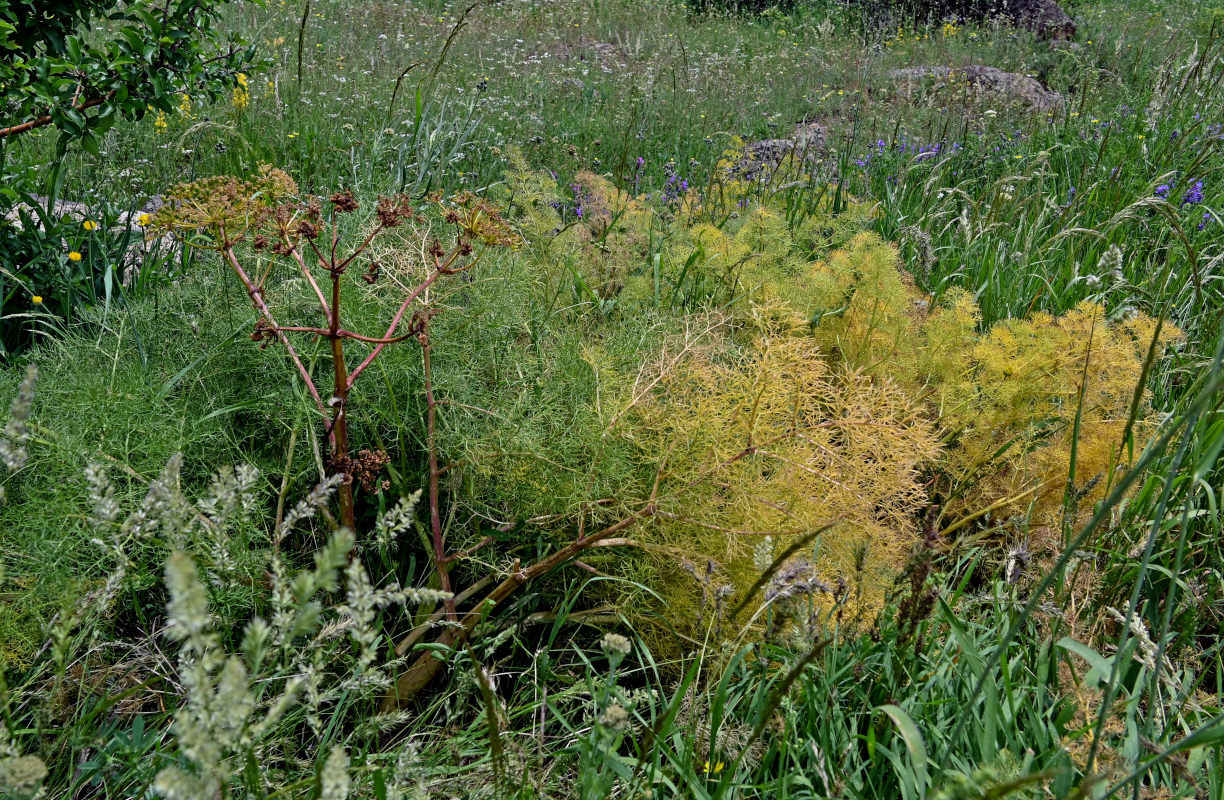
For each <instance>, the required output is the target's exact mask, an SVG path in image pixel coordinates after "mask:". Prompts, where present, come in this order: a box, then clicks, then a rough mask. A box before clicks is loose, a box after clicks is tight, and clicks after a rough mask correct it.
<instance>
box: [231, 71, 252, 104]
mask: <svg viewBox="0 0 1224 800" xmlns="http://www.w3.org/2000/svg"><path fill="white" fill-rule="evenodd" d="M231 102H232V103H233V106H234V108H236V109H238V110H239V111H242V110H243V109H245V108H246V107H247V106H249V105H250V104H251V92H250V90H249V89H248V88H247V76H246V75H245V74H243V73H241V72H239V73H238V84H237V85H236V86H235V87H234V97H233V100H232V101H231Z"/></svg>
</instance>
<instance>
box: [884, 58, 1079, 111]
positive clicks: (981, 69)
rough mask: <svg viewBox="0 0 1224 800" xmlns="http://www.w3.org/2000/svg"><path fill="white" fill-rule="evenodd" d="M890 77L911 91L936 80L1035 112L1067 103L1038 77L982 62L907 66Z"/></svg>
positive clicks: (940, 84)
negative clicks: (965, 65)
mask: <svg viewBox="0 0 1224 800" xmlns="http://www.w3.org/2000/svg"><path fill="white" fill-rule="evenodd" d="M888 77H889V78H891V79H892V80H893V81H896V82H897V83H901V84H906V85H907V88H908V89H909V90H910V91H914V90H916V89H918V88H920V87H921V86H923V85H925V84H930V83H932V82H933V83H934V84H935V88H936V89H937V90H940V91H947V90H949V89H956V88H965V89H968V90H969V92H970V94H972V95H973V96H974V97H977V98H982V99H987V100H991V101H999V102H1004V103H1015V104H1019V105H1023V106H1025V107H1027V108H1029V109H1030V110H1033V111H1057V110H1058V109H1060V108H1062V106H1063V105H1064V103H1065V102H1066V101H1065V100H1064V98H1063V96H1062V95H1061V94H1059V93H1058V92H1055V91H1053V90H1051V89H1047V88H1046V87H1044V86H1042V85H1041V82H1040V81H1038V80H1037V79H1036V78H1030V77H1029V76H1028V75H1021V74H1020V73H1018V72H1004V71H1003V70H1001V69H998V68H997V67H989V66H985V65H983V64H973V65H970V66H968V67H943V66H932V67H905V68H904V69H895V70H893V71H892V72H890V73H888Z"/></svg>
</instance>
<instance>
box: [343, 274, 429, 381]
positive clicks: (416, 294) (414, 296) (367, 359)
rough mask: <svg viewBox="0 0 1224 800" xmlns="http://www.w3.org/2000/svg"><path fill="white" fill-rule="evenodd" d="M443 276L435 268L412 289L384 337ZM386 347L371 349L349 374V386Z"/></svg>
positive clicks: (385, 337)
mask: <svg viewBox="0 0 1224 800" xmlns="http://www.w3.org/2000/svg"><path fill="white" fill-rule="evenodd" d="M441 276H442V270H441V269H435V270H434V271H433V272H431V273H430V274H429V277H428V278H426V279H425V280H424V281H422V282H421V284H420V285H419V286H417V287H416V288H415V289H413V290H412V293H411V294H409V295H408V297H407V298H405V299H404V302H403V303H401V304H400V307H399V311H396V312H395V316H394V317H393V318H392V319H391V324H390V325H389V326H388V327H387V333H386V334H385V335H384V336H383V338H384V339H390V338H391V337H393V336H394V335H395V329H396V328H398V327H399V324H400V320H402V319H403V318H404V312H405V311H407V310H408V306H409V305H411V304H412V301H413V300H416V299H417V298H418V297H420V296H421V293H422V292H424V291H425V290H426V289H428V288H429V287H430V285H431V284H432V283H433V282H434V281H436V280H437V279H438V278H440V277H441ZM384 347H386V343H385V342H384V343H382V344H380V345H378V346H377V347H375V348H374V349H373V350H371V351H370V354H369V355H368V356H366V357H365V360H364V361H362V362H361V363H360V364H358V365H357V368H356V369H355V370H353V372H352V374H350V375H349V386H352V385H353V382H354V381H356V380H357V376H358V375H360V374H361V373H362V372H365V369H366V367H368V366H370V364H371V363H373V361H374V359H376V358H378V354H379V353H381V352H382V349H383V348H384Z"/></svg>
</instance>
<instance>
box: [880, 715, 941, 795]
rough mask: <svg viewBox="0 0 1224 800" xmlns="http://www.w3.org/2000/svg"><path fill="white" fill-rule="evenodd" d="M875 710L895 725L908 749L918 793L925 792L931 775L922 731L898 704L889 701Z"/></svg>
mask: <svg viewBox="0 0 1224 800" xmlns="http://www.w3.org/2000/svg"><path fill="white" fill-rule="evenodd" d="M876 710H877V711H883V712H884V713H885V714H887V715H888V717H889V718H890V719H891V720H892V721H893V724H894V725H896V726H897V731H898V732H899V733H900V734H901V739H902V740H903V741H904V742H905V749H906V750H908V751H909V756H910V762H911V763H912V764H913V766H914V772H915V773H916V775H917V777H918V781H919V794H920V795H921V794H925V793H926V787H927V786H929V785H930V783H931V776H930V773H928V772H927V750H926V744H925V743H924V742H923V740H922V733H921V732H920V731H919V730H918V726H917V725H915V724H914V720H913V719H912V718H911V717H910V715H909V714H907V713H905V711H904V710H903V709H902V708H901V707H900V706H895V705H892V704H891V703H889V704H886V705H882V706H880V707H879V708H878V709H876Z"/></svg>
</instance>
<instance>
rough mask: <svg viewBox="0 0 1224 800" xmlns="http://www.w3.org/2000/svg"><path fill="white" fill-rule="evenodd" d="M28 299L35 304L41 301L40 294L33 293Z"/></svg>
mask: <svg viewBox="0 0 1224 800" xmlns="http://www.w3.org/2000/svg"><path fill="white" fill-rule="evenodd" d="M30 300H31V301H32V302H33V303H34V304H35V305H37V304H39V303H41V302H42V295H39V294H36V295H34V296H33V297H31V298H30Z"/></svg>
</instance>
